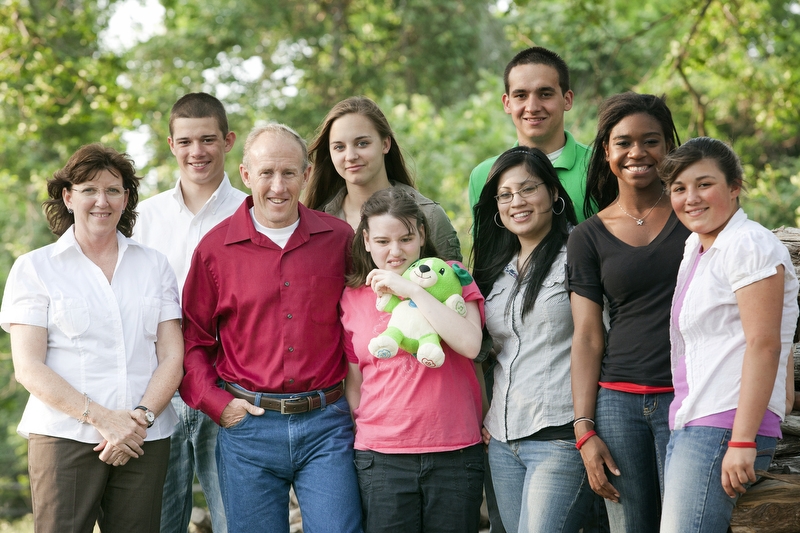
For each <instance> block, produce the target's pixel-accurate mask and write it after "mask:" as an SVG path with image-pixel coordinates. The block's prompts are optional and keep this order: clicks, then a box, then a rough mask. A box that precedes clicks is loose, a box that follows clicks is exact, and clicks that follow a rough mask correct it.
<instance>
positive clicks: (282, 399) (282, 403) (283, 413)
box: [281, 398, 293, 415]
mask: <svg viewBox="0 0 800 533" xmlns="http://www.w3.org/2000/svg"><path fill="white" fill-rule="evenodd" d="M292 399H293V398H281V414H282V415H290V414H292V413H287V412H286V402H287V401H289V400H292Z"/></svg>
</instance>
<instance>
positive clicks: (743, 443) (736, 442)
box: [728, 440, 758, 449]
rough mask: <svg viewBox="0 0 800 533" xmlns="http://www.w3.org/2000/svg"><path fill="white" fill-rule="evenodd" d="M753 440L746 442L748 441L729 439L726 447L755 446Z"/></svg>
mask: <svg viewBox="0 0 800 533" xmlns="http://www.w3.org/2000/svg"><path fill="white" fill-rule="evenodd" d="M757 447H758V446H757V445H756V443H755V442H748V441H741V440H731V441H728V448H753V449H755V448H757Z"/></svg>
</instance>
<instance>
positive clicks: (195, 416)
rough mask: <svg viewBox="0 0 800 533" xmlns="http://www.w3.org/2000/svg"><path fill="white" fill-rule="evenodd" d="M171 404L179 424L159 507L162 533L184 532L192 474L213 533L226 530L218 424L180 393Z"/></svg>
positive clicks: (186, 524) (186, 523) (190, 512)
mask: <svg viewBox="0 0 800 533" xmlns="http://www.w3.org/2000/svg"><path fill="white" fill-rule="evenodd" d="M172 406H173V407H174V408H175V411H176V412H177V413H178V423H177V424H175V431H174V432H173V433H172V437H170V449H169V467H168V469H167V479H166V481H165V482H164V497H163V505H162V506H161V533H186V531H187V529H188V528H189V520H190V519H191V517H192V506H193V502H192V484H193V483H194V476H195V473H197V479H198V480H199V481H200V487H201V488H202V489H203V494H204V495H205V497H206V503H208V510H209V511H210V512H211V526H212V528H213V529H214V533H226V532H227V530H228V529H227V525H226V523H225V509H224V507H223V505H222V495H221V494H220V491H219V477H218V476H217V461H216V458H215V456H214V451H215V450H216V448H217V430H218V428H219V426H217V424H216V423H215V422H214V421H213V420H211V419H210V418H209V417H208V416H207V415H205V414H204V413H202V412H200V411H196V410H194V409H192V408H191V407H189V406H188V405H186V403H185V402H184V401H183V400H182V399H181V397H180V395H179V394H175V396H173V397H172Z"/></svg>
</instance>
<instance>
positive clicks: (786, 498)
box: [731, 227, 800, 533]
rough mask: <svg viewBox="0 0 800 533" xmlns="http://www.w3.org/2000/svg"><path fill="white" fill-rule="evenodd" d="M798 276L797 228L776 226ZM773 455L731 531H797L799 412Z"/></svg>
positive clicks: (798, 374)
mask: <svg viewBox="0 0 800 533" xmlns="http://www.w3.org/2000/svg"><path fill="white" fill-rule="evenodd" d="M774 233H775V235H776V236H777V237H778V238H779V239H780V240H781V242H783V244H784V245H786V248H788V250H789V254H790V255H791V257H792V263H794V266H795V271H796V272H797V274H798V277H800V229H798V228H783V227H782V228H778V229H776V230H774ZM794 367H795V371H794V376H795V387H794V388H795V390H796V391H798V390H800V379H798V378H800V347H795V352H794ZM781 431H782V432H783V438H782V439H781V440H779V441H778V446H777V448H776V450H775V458H774V460H773V462H772V465H771V466H770V468H769V471H768V472H762V473H761V475H762V479H761V481H759V482H758V483H756V484H755V485H754V486H752V487H750V489H749V490H748V491H747V493H745V494H744V495H743V496H742V497H741V498H739V501H738V503H737V504H736V508H735V509H734V510H733V517H732V518H731V531H732V532H733V533H800V412H798V411H794V412H793V413H792V414H791V415H789V416H787V417H786V420H785V421H784V423H783V424H781Z"/></svg>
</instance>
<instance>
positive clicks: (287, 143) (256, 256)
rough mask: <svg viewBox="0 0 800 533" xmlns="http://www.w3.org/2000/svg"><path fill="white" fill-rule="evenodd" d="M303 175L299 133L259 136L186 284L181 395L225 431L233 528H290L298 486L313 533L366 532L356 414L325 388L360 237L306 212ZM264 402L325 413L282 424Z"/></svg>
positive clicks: (225, 488)
mask: <svg viewBox="0 0 800 533" xmlns="http://www.w3.org/2000/svg"><path fill="white" fill-rule="evenodd" d="M309 171H310V167H309V165H308V161H307V150H306V146H305V141H303V139H302V138H301V137H300V136H299V135H297V133H295V132H294V131H293V130H292V129H290V128H288V127H286V126H283V125H280V124H270V125H268V126H265V127H262V128H256V129H255V130H253V131H252V132H251V133H250V135H249V136H248V138H247V140H246V142H245V148H244V162H243V164H242V165H241V166H240V173H241V176H242V181H243V182H244V184H245V185H246V186H247V187H248V188H250V190H251V191H252V196H251V197H248V198H247V199H246V200H245V202H244V203H243V204H242V206H241V207H240V208H239V209H238V210H237V211H236V212H235V213H234V214H233V216H231V217H230V218H229V219H227V220H225V221H224V222H222V223H221V224H220V225H218V226H217V227H216V228H214V229H212V230H211V231H210V232H209V233H208V234H207V235H206V236H205V237H204V238H203V240H202V241H200V243H199V244H198V246H197V249H196V251H195V254H194V257H193V259H192V265H191V267H190V269H189V274H188V277H187V279H186V284H185V287H184V295H187V297H186V299H185V300H184V302H183V308H184V337H185V341H186V357H185V361H184V366H185V370H186V376H185V377H184V379H183V383H182V384H181V387H180V393H181V396H182V397H183V398H184V400H185V401H186V403H187V404H188V405H190V406H191V407H193V408H196V409H200V410H202V411H203V412H205V413H206V414H208V415H209V416H210V417H211V418H212V419H213V420H215V421H216V422H217V423H219V424H220V426H221V429H220V432H219V436H218V439H217V463H218V469H219V476H220V486H221V489H222V497H223V501H224V504H225V512H226V515H227V517H228V527H229V529H230V530H231V531H232V532H235V531H255V530H264V528H265V527H266V529H268V530H276V531H277V530H282V529H284V528H288V524H287V521H288V516H287V507H288V498H289V486H290V485H294V487H295V492H296V493H297V496H298V499H299V501H300V505H301V508H302V513H303V522H304V524H306V527H307V528H308V530H310V531H318V530H326V531H360V522H361V508H360V499H359V493H358V486H357V481H356V477H355V472H354V470H353V468H354V467H353V452H352V443H353V431H352V423H351V421H350V414H349V409H348V407H347V403H346V400H345V399H344V397H340V398H339V399H338V400H336V401H334V402H333V403H330V404H327V405H326V403H325V398H326V394H325V393H324V392H323V391H325V390H326V389H330V388H331V387H334V386H336V385H337V384H339V383H340V382H341V381H342V379H343V378H344V376H345V374H346V373H347V363H346V360H345V357H344V354H343V351H342V346H341V336H342V332H341V325H340V323H339V311H338V302H339V298H340V296H341V294H342V291H343V289H344V279H345V274H346V271H347V264H348V254H349V250H350V244H351V241H352V237H353V234H352V230H351V229H350V227H349V225H348V224H347V223H346V222H344V221H342V220H339V219H337V218H335V217H332V216H329V215H326V214H324V213H319V212H316V211H311V210H308V209H306V208H305V207H304V206H302V205H301V204H300V203H299V198H300V193H301V191H302V189H303V187H304V186H305V184H306V182H307V180H308V176H309ZM224 384H228V385H227V388H232V389H235V391H236V392H238V393H239V394H237V396H238V397H234V395H233V394H231V392H228V390H225V388H221V385H224ZM262 395H263V396H267V397H275V398H278V399H280V398H288V397H290V396H292V395H299V396H301V397H305V396H311V397H312V398H314V399H316V398H319V399H320V401H319V403H320V404H321V408H317V409H312V410H309V411H308V412H304V413H300V414H293V415H286V414H281V413H280V412H276V411H272V410H265V409H263V408H262V407H259V406H258V404H260V398H261V397H262ZM244 398H248V399H244Z"/></svg>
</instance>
